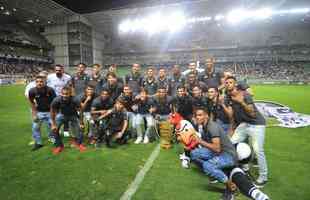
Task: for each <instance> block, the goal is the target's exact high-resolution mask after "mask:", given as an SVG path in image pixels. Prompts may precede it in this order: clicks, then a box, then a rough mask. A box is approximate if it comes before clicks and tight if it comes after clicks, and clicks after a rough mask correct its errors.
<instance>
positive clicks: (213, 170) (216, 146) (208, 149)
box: [190, 108, 237, 190]
mask: <svg viewBox="0 0 310 200" xmlns="http://www.w3.org/2000/svg"><path fill="white" fill-rule="evenodd" d="M195 122H196V124H197V127H198V128H197V130H198V131H199V133H200V134H201V138H198V137H197V140H198V144H199V145H200V147H201V148H196V149H194V150H192V151H191V153H190V155H191V159H192V161H193V162H194V163H195V164H197V165H198V166H199V167H201V168H202V170H203V172H204V173H205V174H206V175H208V176H210V177H211V178H215V179H216V180H218V181H219V182H222V183H224V184H226V186H227V188H229V189H231V190H235V189H236V186H235V184H234V183H232V182H231V181H230V180H229V178H228V177H227V176H226V175H225V173H224V172H223V169H224V168H228V167H232V166H234V165H235V164H236V162H237V154H236V151H235V148H234V146H233V144H232V143H231V142H230V140H229V138H228V136H227V135H226V134H225V133H224V131H223V129H222V128H221V127H220V126H219V125H218V124H217V123H215V122H213V121H212V120H209V116H208V113H207V111H206V110H204V108H197V109H196V111H195Z"/></svg>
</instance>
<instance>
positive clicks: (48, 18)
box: [0, 0, 75, 25]
mask: <svg viewBox="0 0 310 200" xmlns="http://www.w3.org/2000/svg"><path fill="white" fill-rule="evenodd" d="M0 6H1V10H2V12H3V13H1V15H0V22H7V21H12V20H15V21H19V22H29V23H33V24H37V25H46V24H49V23H61V22H62V21H63V20H64V19H65V18H66V17H68V16H72V15H74V14H75V12H73V11H72V10H70V9H68V8H66V7H64V6H62V5H60V4H58V3H55V2H54V1H52V0H38V1H35V0H0Z"/></svg>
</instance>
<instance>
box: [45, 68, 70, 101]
mask: <svg viewBox="0 0 310 200" xmlns="http://www.w3.org/2000/svg"><path fill="white" fill-rule="evenodd" d="M70 80H71V76H70V75H68V74H65V70H64V66H62V65H59V64H57V65H55V73H53V74H50V75H48V76H47V86H49V87H51V88H53V89H54V90H55V92H56V95H57V96H59V95H60V93H61V90H62V88H63V87H64V86H66V85H67V84H68V83H69V81H70Z"/></svg>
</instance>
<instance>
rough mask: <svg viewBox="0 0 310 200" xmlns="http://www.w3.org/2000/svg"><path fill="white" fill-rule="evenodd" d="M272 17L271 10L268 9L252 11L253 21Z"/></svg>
mask: <svg viewBox="0 0 310 200" xmlns="http://www.w3.org/2000/svg"><path fill="white" fill-rule="evenodd" d="M271 16H272V10H271V9H270V8H262V9H259V10H256V11H254V13H253V17H254V18H255V19H268V18H269V17H271Z"/></svg>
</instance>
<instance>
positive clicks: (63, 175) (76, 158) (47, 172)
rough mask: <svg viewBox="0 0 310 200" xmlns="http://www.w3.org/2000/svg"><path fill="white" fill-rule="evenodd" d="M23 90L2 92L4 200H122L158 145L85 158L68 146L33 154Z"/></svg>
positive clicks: (0, 180)
mask: <svg viewBox="0 0 310 200" xmlns="http://www.w3.org/2000/svg"><path fill="white" fill-rule="evenodd" d="M22 91H23V87H21V86H18V87H16V86H14V87H0V97H1V98H0V113H1V116H0V124H1V131H0V132H1V133H0V141H1V146H0V152H1V154H0V163H1V164H0V197H1V199H3V200H4V199H12V200H17V199H21V200H25V199H29V200H34V199H53V200H55V199H99V198H100V199H118V198H119V197H120V196H121V194H122V193H123V192H124V189H125V188H126V187H127V186H128V184H130V183H131V181H132V180H133V179H134V177H135V175H136V174H137V172H138V171H139V170H140V168H141V167H142V166H143V165H144V163H145V161H146V159H147V158H148V156H149V154H150V153H151V151H152V149H153V148H154V145H155V144H152V145H133V144H129V145H125V146H121V147H119V148H116V149H106V148H103V149H100V150H95V149H93V148H89V149H88V151H87V152H85V153H80V152H78V151H77V150H75V149H71V148H70V147H68V148H65V151H64V152H63V153H62V154H60V155H58V156H54V155H53V154H52V153H51V149H52V145H51V144H46V145H45V147H44V148H42V149H41V150H39V151H37V152H31V151H30V149H31V147H30V146H28V145H27V144H28V142H30V139H31V123H30V113H29V107H28V105H27V103H26V101H25V100H24V97H23V93H22ZM45 141H46V134H45Z"/></svg>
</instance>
